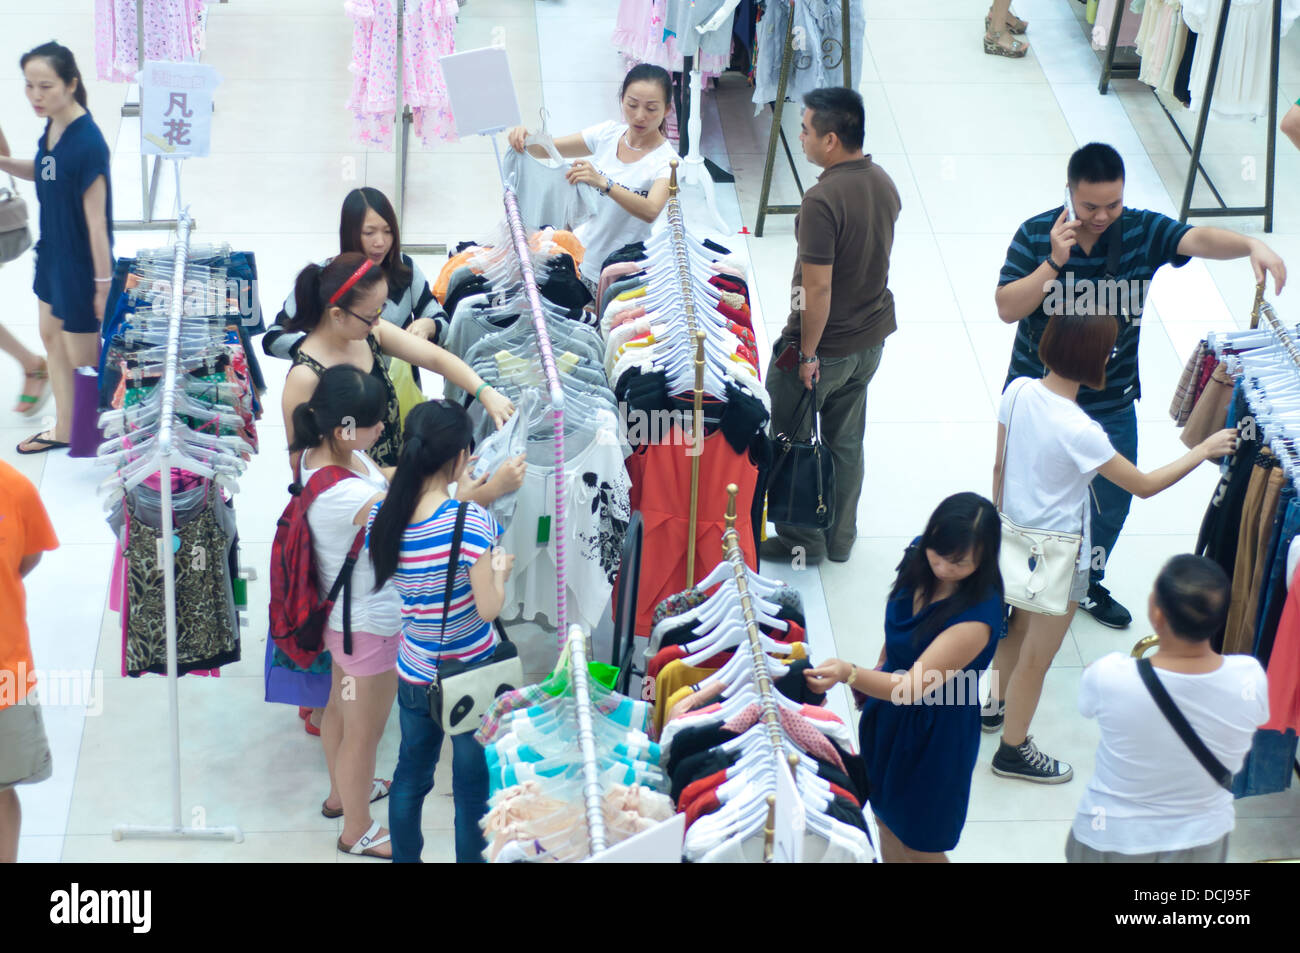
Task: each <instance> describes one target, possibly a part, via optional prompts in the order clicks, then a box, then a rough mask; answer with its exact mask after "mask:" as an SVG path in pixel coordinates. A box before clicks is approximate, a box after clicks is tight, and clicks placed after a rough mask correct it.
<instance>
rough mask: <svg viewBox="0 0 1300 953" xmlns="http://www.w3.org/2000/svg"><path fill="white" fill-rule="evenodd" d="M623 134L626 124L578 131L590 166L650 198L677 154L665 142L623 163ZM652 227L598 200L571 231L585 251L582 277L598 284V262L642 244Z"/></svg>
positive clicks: (611, 201)
mask: <svg viewBox="0 0 1300 953" xmlns="http://www.w3.org/2000/svg"><path fill="white" fill-rule="evenodd" d="M626 132H627V123H625V122H614V121H613V120H612V119H611V120H608V121H606V122H602V123H600V124H599V125H595V126H590V127H588V128H586V129H584V130H582V141H583V142H585V143H586V144H587V148H588V149H590V150H591V163H592V165H594V166H595V167H596V168H597V169H598V170H600V171H601V172H602V173H604V174H605V175H607V176H609V178H611V179H613V181H614V184H615V185H621V186H623V187H624V188H625V189H627V190H628V191H631V192H635V193H636V194H637V195H641V196H646V195H649V194H650V187H651V186H653V185H654V184H655V182H657V181H658V180H659V179H666V178H668V176H669V173H670V172H671V169H670V168H669V165H668V163H669V162H670V161H671V160H673V159H676V158H677V153H676V152H674V151H673V147H672V146H671V145H670V144H669V142H668V140H666V139H665V140H664V141H663V142H661V143H660V144H659V146H658V147H657V148H655V149H654V150H653V151H651V152H647V153H646V154H645V155H643V156H642V157H641V158H640V159H638V160H637V161H635V162H630V163H629V162H624V161H623V160H622V159H620V158H619V157H618V144H619V141H620V140H621V139H622V138H623V136H624V134H625V133H626ZM651 224H652V223H650V222H645V221H642V220H641V219H639V218H637V217H636V216H635V215H633V214H632V213H631V212H629V211H627V210H626V209H625V208H623V206H621V205H619V204H618V203H617V202H616V201H614V199H612V198H610V197H609V196H602V197H601V202H600V204H599V205H598V206H597V207H596V214H595V215H594V216H593V217H592V218H589V219H588V220H587V221H585V222H583V223H582V224H581V225H579V226H578V227H577V228H575V229H574V230H573V233H574V235H576V236H577V238H578V241H580V242H582V246H583V248H585V249H586V255H585V257H584V258H583V260H582V276H583V277H584V278H586V279H587V280H588V281H591V282H597V281H599V280H600V266H601V262H603V261H604V260H605V256H606V255H608V254H609V253H610V252H612V251H614V250H616V249H618V248H622V247H623V246H624V245H627V244H630V243H632V242H639V241H644V240H645V239H646V238H648V237H649V236H650V226H651Z"/></svg>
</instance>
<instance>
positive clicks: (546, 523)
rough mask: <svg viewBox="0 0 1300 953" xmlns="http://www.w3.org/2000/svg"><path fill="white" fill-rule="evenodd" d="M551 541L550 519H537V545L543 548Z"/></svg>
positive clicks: (544, 517)
mask: <svg viewBox="0 0 1300 953" xmlns="http://www.w3.org/2000/svg"><path fill="white" fill-rule="evenodd" d="M550 541H551V518H550V517H549V516H539V517H537V545H538V546H545V545H546V544H547V543H549V542H550Z"/></svg>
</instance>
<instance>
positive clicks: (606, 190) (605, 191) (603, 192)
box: [600, 176, 1060, 271]
mask: <svg viewBox="0 0 1300 953" xmlns="http://www.w3.org/2000/svg"><path fill="white" fill-rule="evenodd" d="M613 187H614V180H613V179H611V178H610V177H609V176H605V187H604V188H603V189H601V190H600V194H601V195H609V192H610V189H612V188H613ZM1057 270H1058V271H1059V270H1060V269H1059V268H1058V269H1057Z"/></svg>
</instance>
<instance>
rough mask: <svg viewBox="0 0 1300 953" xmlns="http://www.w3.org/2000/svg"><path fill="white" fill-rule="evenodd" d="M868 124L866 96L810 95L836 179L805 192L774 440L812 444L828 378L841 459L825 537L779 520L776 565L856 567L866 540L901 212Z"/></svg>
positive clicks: (805, 128) (773, 546)
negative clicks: (813, 409)
mask: <svg viewBox="0 0 1300 953" xmlns="http://www.w3.org/2000/svg"><path fill="white" fill-rule="evenodd" d="M865 125H866V112H865V110H864V109H863V106H862V97H861V96H859V95H858V94H857V93H856V92H854V91H853V90H850V89H843V88H839V87H834V88H831V89H817V90H813V91H812V92H810V93H808V94H807V95H806V96H804V112H803V125H802V130H801V132H800V133H799V141H800V143H802V145H803V151H804V155H806V156H807V157H808V159H809V161H811V162H812V163H813V164H815V165H819V166H821V167H822V168H823V169H825V170H826V171H824V172H823V173H822V174H821V176H819V177H818V179H817V184H816V185H814V186H813V187H812V188H810V189H808V191H807V192H806V193H805V194H804V197H803V204H802V205H801V206H800V209H799V214H798V216H796V218H795V220H794V230H795V237H796V238H797V240H798V242H799V257H798V259H797V260H796V262H795V266H794V280H793V282H792V285H791V308H792V311H791V313H790V319H789V321H788V322H786V326H785V330H784V331H782V332H781V337H780V339H779V340H778V341H777V342H776V343H775V345H774V347H773V349H772V360H771V362H770V363H769V364H768V368H767V390H768V393H769V394H771V396H772V425H771V427H772V433H773V434H774V435H775V434H780V433H785V434H788V435H790V436H791V437H793V438H794V439H796V440H799V439H806V438H807V436H808V434H809V431H810V429H811V420H807V421H805V422H804V423H803V425H802V426H801V427H800V428H799V429H798V431H797V432H795V433H791V429H792V428H793V425H794V423H795V421H794V412H795V408H796V405H797V404H798V402H799V398H800V396H801V395H802V394H803V392H804V391H805V389H811V388H812V383H813V381H814V379H815V380H816V382H817V388H816V390H817V408H818V410H820V411H821V434H822V440H823V441H824V442H825V443H826V445H827V448H828V449H829V450H830V453H831V456H832V458H833V459H834V461H835V510H834V520H833V522H832V523H831V526H830V528H829V529H828V530H826V531H825V532H824V533H823V532H821V531H818V530H809V529H802V528H798V527H794V526H788V525H785V524H781V523H778V524H777V527H776V529H777V533H778V535H777V536H776V537H773V538H772V539H769V540H767V541H766V542H765V543H764V544H763V546H762V549H761V550H760V555H761V556H762V557H763V558H765V559H774V560H782V559H790V558H791V557H792V555H793V556H802V557H803V558H804V559H805V560H806V561H807V562H809V563H812V562H818V561H820V560H821V559H822V558H823V557H825V556H829V557H830V558H831V559H832V560H834V561H836V562H845V561H847V560H848V558H849V553H850V551H851V550H852V549H853V543H854V540H855V539H856V538H857V515H858V513H857V511H858V497H859V495H861V492H862V467H863V464H862V438H863V434H864V433H865V430H866V422H867V385H868V384H869V383H870V382H871V378H872V376H873V375H874V374H875V373H876V368H877V367H878V366H879V365H880V354H881V351H882V350H883V348H884V342H885V338H886V337H888V336H889V335H890V334H891V333H892V332H893V331H894V330H895V328H896V327H897V325H896V324H895V323H894V296H893V294H891V293H890V291H889V252H890V249H891V248H892V247H893V244H894V224H895V223H896V222H897V221H898V212H899V209H900V207H901V203H900V201H899V198H898V190H897V189H896V188H895V187H894V182H893V180H892V179H890V177H889V176H888V174H886V173H885V171H884V170H883V169H881V168H880V167H879V166H877V165H876V164H875V163H874V162H872V161H871V156H869V155H863V153H862V138H863V130H864V128H865ZM787 349H792V351H791V352H790V353H785V354H784V359H782V355H783V353H784V352H786V351H787Z"/></svg>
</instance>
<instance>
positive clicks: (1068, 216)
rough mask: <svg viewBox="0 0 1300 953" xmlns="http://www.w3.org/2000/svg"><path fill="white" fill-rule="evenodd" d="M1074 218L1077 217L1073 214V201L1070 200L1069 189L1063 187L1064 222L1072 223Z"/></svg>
mask: <svg viewBox="0 0 1300 953" xmlns="http://www.w3.org/2000/svg"><path fill="white" fill-rule="evenodd" d="M1076 218H1078V216H1077V215H1075V214H1074V201H1073V199H1071V198H1070V187H1069V186H1068V185H1067V186H1066V187H1065V220H1066V221H1067V222H1073V221H1074V220H1075V219H1076Z"/></svg>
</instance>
